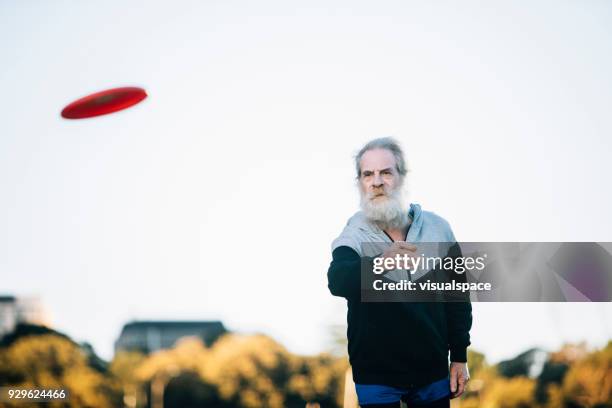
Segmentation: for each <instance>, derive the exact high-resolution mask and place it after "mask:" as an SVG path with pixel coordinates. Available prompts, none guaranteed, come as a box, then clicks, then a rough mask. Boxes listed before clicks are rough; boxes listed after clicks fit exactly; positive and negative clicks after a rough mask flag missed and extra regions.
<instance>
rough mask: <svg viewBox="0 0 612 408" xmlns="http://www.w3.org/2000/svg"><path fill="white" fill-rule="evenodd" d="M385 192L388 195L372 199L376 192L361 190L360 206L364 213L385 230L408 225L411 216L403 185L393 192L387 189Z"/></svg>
mask: <svg viewBox="0 0 612 408" xmlns="http://www.w3.org/2000/svg"><path fill="white" fill-rule="evenodd" d="M385 194H386V197H382V198H377V199H375V200H372V197H374V196H375V194H372V193H364V192H363V191H360V197H361V203H360V206H361V210H362V211H363V213H364V215H365V216H366V218H367V219H368V220H370V221H372V222H373V223H375V224H376V225H378V226H379V227H380V228H381V229H383V230H388V229H402V228H404V227H406V226H407V225H408V222H409V217H408V211H407V209H406V206H405V205H404V202H405V200H404V195H403V194H402V189H401V187H400V188H397V189H395V190H393V191H391V192H388V191H385Z"/></svg>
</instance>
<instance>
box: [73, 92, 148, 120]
mask: <svg viewBox="0 0 612 408" xmlns="http://www.w3.org/2000/svg"><path fill="white" fill-rule="evenodd" d="M146 97H147V93H146V92H145V90H144V89H142V88H137V87H132V86H129V87H123V88H114V89H107V90H105V91H101V92H96V93H94V94H91V95H87V96H85V97H83V98H81V99H78V100H76V101H74V102H72V103H71V104H70V105H68V106H66V107H65V108H64V109H63V110H62V117H64V118H66V119H84V118H91V117H94V116H100V115H106V114H107V113H112V112H117V111H120V110H122V109H126V108H129V107H130V106H133V105H136V104H137V103H138V102H140V101H142V100H143V99H144V98H146Z"/></svg>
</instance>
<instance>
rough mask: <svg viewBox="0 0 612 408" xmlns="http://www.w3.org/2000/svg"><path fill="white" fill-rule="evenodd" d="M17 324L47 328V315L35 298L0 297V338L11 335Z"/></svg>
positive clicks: (48, 321) (48, 323) (48, 320)
mask: <svg viewBox="0 0 612 408" xmlns="http://www.w3.org/2000/svg"><path fill="white" fill-rule="evenodd" d="M19 323H27V324H35V325H38V326H47V327H48V326H49V325H50V319H49V313H48V312H47V310H46V309H45V307H44V306H43V304H42V302H41V300H40V298H38V297H36V296H29V297H15V296H11V295H4V296H0V338H2V337H3V336H4V335H6V334H9V333H12V332H13V331H14V330H15V327H17V325H18V324H19Z"/></svg>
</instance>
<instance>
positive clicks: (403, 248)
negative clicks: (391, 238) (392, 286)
mask: <svg viewBox="0 0 612 408" xmlns="http://www.w3.org/2000/svg"><path fill="white" fill-rule="evenodd" d="M416 250H417V247H416V245H414V244H411V243H409V242H404V241H395V242H394V243H393V244H391V245H390V246H389V247H388V248H387V249H386V250H385V252H383V253H382V255H381V256H380V257H381V258H383V259H387V258H391V259H393V260H395V259H396V258H395V257H396V256H397V255H399V256H400V257H401V258H403V257H404V255H408V256H409V257H411V258H412V257H413V256H414V255H415V254H416ZM394 262H395V261H394ZM384 264H385V263H384V262H383V266H384ZM410 264H411V265H410V267H411V268H412V262H410ZM394 265H395V264H394ZM398 266H399V265H395V267H394V268H392V269H387V268H385V270H393V269H402V268H398Z"/></svg>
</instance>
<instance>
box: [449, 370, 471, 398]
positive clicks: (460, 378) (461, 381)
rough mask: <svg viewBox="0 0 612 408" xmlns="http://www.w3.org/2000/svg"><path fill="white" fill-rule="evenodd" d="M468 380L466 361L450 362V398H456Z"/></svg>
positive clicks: (461, 392)
mask: <svg viewBox="0 0 612 408" xmlns="http://www.w3.org/2000/svg"><path fill="white" fill-rule="evenodd" d="M469 380H470V373H469V371H468V367H467V363H457V362H451V365H450V388H451V398H457V397H459V396H460V395H461V394H463V391H465V386H466V384H467V382H468V381H469Z"/></svg>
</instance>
